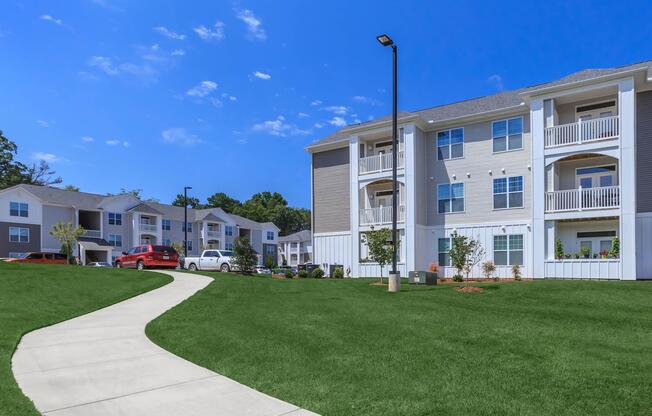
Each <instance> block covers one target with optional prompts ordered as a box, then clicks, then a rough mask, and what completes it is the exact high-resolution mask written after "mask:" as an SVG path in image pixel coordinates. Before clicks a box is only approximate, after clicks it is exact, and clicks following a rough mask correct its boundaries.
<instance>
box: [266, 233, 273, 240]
mask: <svg viewBox="0 0 652 416" xmlns="http://www.w3.org/2000/svg"><path fill="white" fill-rule="evenodd" d="M273 239H274V231H267V240H268V241H270V240H273Z"/></svg>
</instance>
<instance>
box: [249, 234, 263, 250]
mask: <svg viewBox="0 0 652 416" xmlns="http://www.w3.org/2000/svg"><path fill="white" fill-rule="evenodd" d="M249 233H250V235H249V242H250V243H251V246H252V247H253V248H254V250H256V253H258V254H263V235H262V231H260V230H249Z"/></svg>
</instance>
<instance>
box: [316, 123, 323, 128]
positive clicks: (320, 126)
mask: <svg viewBox="0 0 652 416" xmlns="http://www.w3.org/2000/svg"><path fill="white" fill-rule="evenodd" d="M322 127H324V123H315V128H316V129H321V128H322Z"/></svg>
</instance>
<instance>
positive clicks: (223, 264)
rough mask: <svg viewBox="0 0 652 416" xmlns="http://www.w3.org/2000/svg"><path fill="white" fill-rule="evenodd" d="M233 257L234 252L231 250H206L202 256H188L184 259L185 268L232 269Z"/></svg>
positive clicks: (228, 270)
mask: <svg viewBox="0 0 652 416" xmlns="http://www.w3.org/2000/svg"><path fill="white" fill-rule="evenodd" d="M231 257H233V252H232V251H229V250H204V252H203V253H201V256H200V257H186V258H185V259H184V261H183V268H184V269H187V270H190V271H195V270H220V271H222V272H230V271H231Z"/></svg>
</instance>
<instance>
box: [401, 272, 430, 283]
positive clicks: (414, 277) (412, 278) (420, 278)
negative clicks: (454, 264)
mask: <svg viewBox="0 0 652 416" xmlns="http://www.w3.org/2000/svg"><path fill="white" fill-rule="evenodd" d="M408 283H409V284H411V285H436V284H437V273H434V272H423V271H421V272H410V274H409V275H408Z"/></svg>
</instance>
